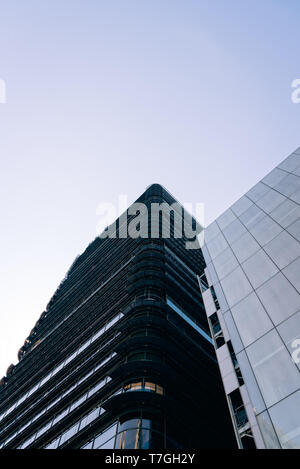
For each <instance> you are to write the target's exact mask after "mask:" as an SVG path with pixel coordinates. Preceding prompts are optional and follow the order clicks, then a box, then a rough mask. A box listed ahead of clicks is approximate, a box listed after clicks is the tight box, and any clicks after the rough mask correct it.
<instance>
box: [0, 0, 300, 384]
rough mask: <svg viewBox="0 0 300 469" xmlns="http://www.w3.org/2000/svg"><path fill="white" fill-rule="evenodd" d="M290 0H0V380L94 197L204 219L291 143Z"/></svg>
mask: <svg viewBox="0 0 300 469" xmlns="http://www.w3.org/2000/svg"><path fill="white" fill-rule="evenodd" d="M299 16H300V2H299V0H51V1H50V0H9V1H8V0H6V1H5V0H0V79H2V80H5V82H6V87H7V103H6V104H0V158H1V172H0V194H1V197H0V204H1V207H0V209H1V232H0V237H1V238H0V259H1V262H0V288H1V295H0V378H1V377H2V376H3V375H4V374H5V372H6V369H7V367H8V365H10V364H11V363H17V358H16V354H17V351H18V349H19V348H20V347H21V345H22V344H23V342H24V339H25V338H26V337H27V335H28V334H29V332H30V330H31V329H32V327H33V326H34V324H35V322H36V320H37V319H38V317H39V315H40V314H41V312H42V311H43V310H44V309H45V306H46V304H47V303H48V301H49V299H50V297H51V295H52V293H53V292H54V290H55V289H56V287H57V285H58V284H59V282H60V281H61V279H62V278H63V276H64V274H65V272H66V271H67V270H68V268H69V266H70V264H71V263H72V261H73V260H74V258H75V256H76V255H77V254H79V253H80V252H82V251H83V250H84V248H85V247H86V245H87V244H88V243H89V242H90V241H91V240H92V239H94V237H95V235H96V226H97V221H98V220H97V214H96V208H97V206H98V204H99V203H101V202H107V201H108V202H117V197H118V195H119V194H127V195H128V201H129V203H131V202H133V201H134V200H135V198H136V197H137V196H139V195H140V194H141V193H142V192H143V191H144V189H145V188H146V186H147V185H149V184H151V183H153V182H159V183H161V184H163V185H164V186H165V187H166V188H167V189H168V190H169V191H170V192H171V193H173V195H174V196H175V197H177V198H178V199H179V200H180V201H181V202H193V203H197V202H203V203H205V214H206V223H209V222H210V221H212V220H213V219H214V218H215V217H216V216H218V215H219V214H220V213H221V212H223V211H224V210H225V209H226V208H227V207H228V206H229V205H231V204H232V203H233V202H234V201H235V200H236V199H238V198H239V197H240V196H241V195H242V194H243V193H245V192H246V191H247V190H248V189H249V188H250V187H251V186H252V185H254V184H255V183H256V182H257V181H258V180H259V179H261V178H262V177H263V176H264V175H265V174H266V173H267V172H268V171H270V170H271V169H272V168H273V167H274V166H275V165H277V164H278V163H279V162H280V161H281V160H282V159H283V158H285V157H286V156H288V154H290V153H291V152H292V151H293V150H294V149H295V148H297V147H299V145H300V135H299V124H300V104H298V105H296V104H293V103H292V101H291V93H292V89H291V83H292V81H293V80H295V79H297V78H300V63H299V43H300V29H299Z"/></svg>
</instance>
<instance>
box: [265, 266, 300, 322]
mask: <svg viewBox="0 0 300 469" xmlns="http://www.w3.org/2000/svg"><path fill="white" fill-rule="evenodd" d="M257 294H258V296H259V298H260V300H261V302H262V303H263V305H264V307H265V308H266V310H267V312H268V314H269V316H270V317H271V319H272V321H273V322H274V323H275V325H277V324H279V323H281V322H282V321H284V320H285V319H287V318H288V317H289V316H291V315H292V314H293V313H296V312H297V311H298V310H299V309H300V295H299V293H298V292H297V291H296V290H295V289H294V287H293V286H292V285H291V284H290V282H289V281H288V280H287V279H286V278H285V277H284V276H283V275H282V273H281V272H279V273H278V274H276V275H275V276H274V277H272V278H271V279H270V280H268V282H266V283H264V284H263V285H262V286H261V287H259V288H258V289H257Z"/></svg>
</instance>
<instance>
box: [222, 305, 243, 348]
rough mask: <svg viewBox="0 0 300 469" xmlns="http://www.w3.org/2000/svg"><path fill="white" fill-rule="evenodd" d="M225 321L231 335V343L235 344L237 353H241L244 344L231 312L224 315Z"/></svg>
mask: <svg viewBox="0 0 300 469" xmlns="http://www.w3.org/2000/svg"><path fill="white" fill-rule="evenodd" d="M224 320H225V323H226V327H227V330H228V332H229V335H230V338H231V342H232V344H233V347H234V350H235V352H236V353H238V352H240V351H241V350H242V349H243V348H244V347H243V344H242V341H241V339H240V336H239V333H238V331H237V328H236V325H235V322H234V320H233V318H232V314H231V312H230V311H227V312H226V313H225V314H224Z"/></svg>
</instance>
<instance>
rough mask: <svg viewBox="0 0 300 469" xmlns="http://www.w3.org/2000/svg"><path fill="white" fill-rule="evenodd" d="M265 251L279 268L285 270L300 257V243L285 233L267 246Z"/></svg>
mask: <svg viewBox="0 0 300 469" xmlns="http://www.w3.org/2000/svg"><path fill="white" fill-rule="evenodd" d="M265 250H266V252H267V253H268V254H269V256H270V257H271V258H272V259H273V260H274V262H275V263H276V264H277V265H278V267H279V268H280V269H283V268H284V267H286V266H287V265H288V264H290V263H291V262H292V261H293V260H295V259H296V258H297V257H299V256H300V243H298V241H296V240H295V239H294V238H293V237H292V236H291V235H289V234H288V233H287V232H286V231H283V232H282V233H280V234H279V235H278V236H277V237H276V238H274V239H273V240H272V241H271V242H270V243H268V244H267V245H266V246H265Z"/></svg>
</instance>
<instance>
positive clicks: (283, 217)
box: [270, 199, 300, 228]
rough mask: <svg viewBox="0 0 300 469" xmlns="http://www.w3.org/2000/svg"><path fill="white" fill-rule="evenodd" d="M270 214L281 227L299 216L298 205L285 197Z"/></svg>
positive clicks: (286, 225) (289, 223) (299, 208)
mask: <svg viewBox="0 0 300 469" xmlns="http://www.w3.org/2000/svg"><path fill="white" fill-rule="evenodd" d="M270 216H271V217H272V218H273V219H274V220H275V221H277V223H279V224H280V225H281V226H282V227H283V228H286V227H288V226H289V225H291V223H294V221H296V220H298V219H299V218H300V207H299V205H298V204H296V203H295V202H293V201H292V200H289V199H286V200H285V201H284V202H283V203H282V204H280V205H279V207H277V208H276V209H275V210H273V212H271V213H270Z"/></svg>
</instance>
